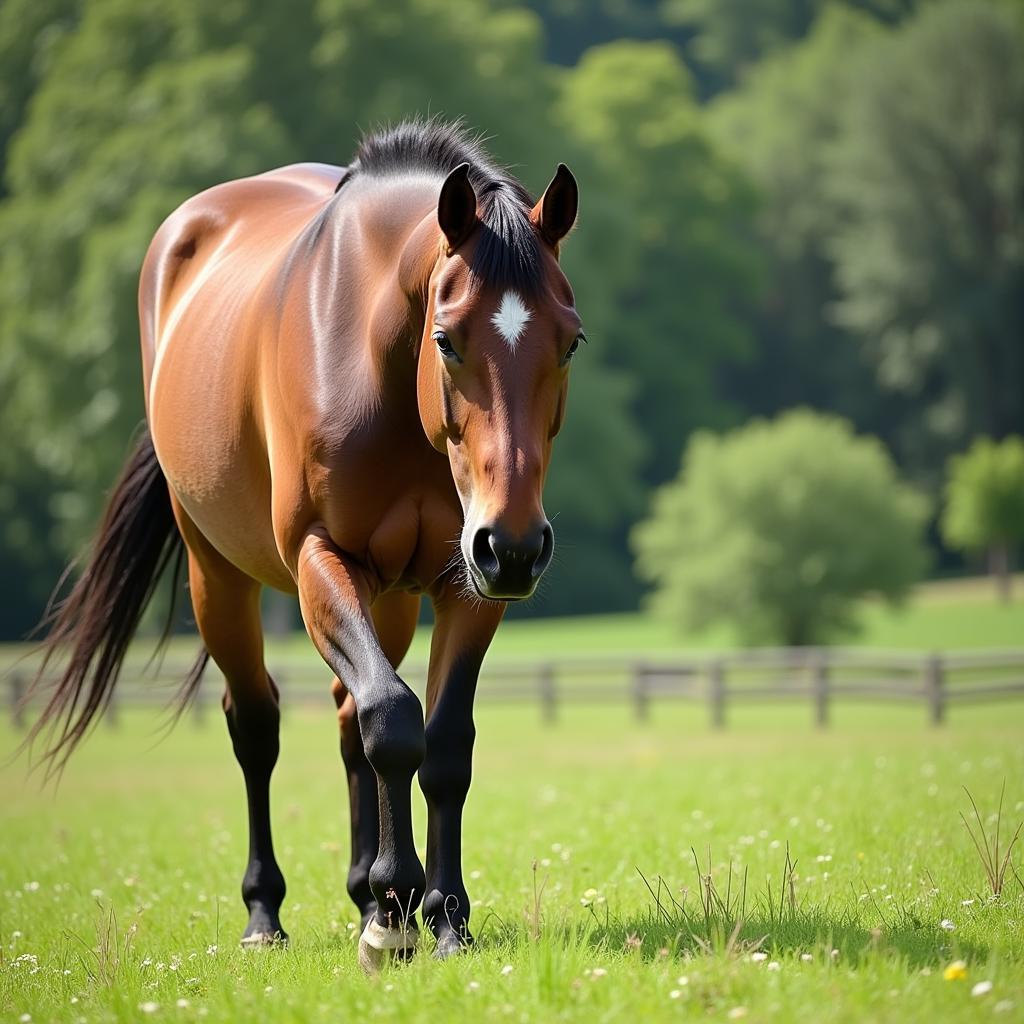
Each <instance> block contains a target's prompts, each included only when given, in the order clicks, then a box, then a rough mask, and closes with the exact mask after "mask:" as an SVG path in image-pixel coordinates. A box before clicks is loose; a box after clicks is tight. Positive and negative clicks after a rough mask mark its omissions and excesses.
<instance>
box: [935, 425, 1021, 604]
mask: <svg viewBox="0 0 1024 1024" xmlns="http://www.w3.org/2000/svg"><path fill="white" fill-rule="evenodd" d="M942 535H943V538H944V539H945V541H946V543H947V544H949V545H950V546H951V547H954V548H959V549H960V550H962V551H983V550H984V551H988V555H989V567H990V569H991V571H992V573H993V574H994V575H995V577H996V584H997V587H998V591H999V596H1000V598H1001V599H1002V600H1003V601H1009V600H1010V592H1011V582H1012V575H1011V570H1012V567H1013V555H1014V552H1015V549H1016V548H1018V547H1019V546H1020V545H1021V543H1024V438H1021V437H1007V438H1004V440H1003V441H1001V442H996V441H993V440H992V439H991V438H988V437H982V438H979V439H978V440H977V441H975V442H974V444H973V445H971V447H970V449H969V450H968V451H967V453H966V454H964V455H954V456H953V457H952V458H951V459H950V460H949V463H948V467H947V477H946V504H945V507H944V509H943V512H942Z"/></svg>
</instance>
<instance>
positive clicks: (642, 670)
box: [633, 663, 651, 722]
mask: <svg viewBox="0 0 1024 1024" xmlns="http://www.w3.org/2000/svg"><path fill="white" fill-rule="evenodd" d="M650 704H651V690H650V677H649V676H648V675H647V667H646V666H645V665H643V664H642V663H638V664H636V665H634V666H633V713H634V714H635V715H636V720H637V721H638V722H646V721H647V720H648V718H650V713H651V708H650Z"/></svg>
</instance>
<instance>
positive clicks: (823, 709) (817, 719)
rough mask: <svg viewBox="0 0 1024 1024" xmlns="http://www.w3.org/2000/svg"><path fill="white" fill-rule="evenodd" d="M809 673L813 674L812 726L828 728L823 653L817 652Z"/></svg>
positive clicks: (825, 671) (826, 660)
mask: <svg viewBox="0 0 1024 1024" xmlns="http://www.w3.org/2000/svg"><path fill="white" fill-rule="evenodd" d="M811 671H812V672H813V673H814V679H813V685H814V724H815V725H816V726H817V727H818V728H819V729H825V728H827V727H828V710H829V708H828V700H829V672H828V657H827V655H826V654H825V652H824V651H819V652H818V655H817V657H816V658H815V660H814V664H813V667H812V669H811Z"/></svg>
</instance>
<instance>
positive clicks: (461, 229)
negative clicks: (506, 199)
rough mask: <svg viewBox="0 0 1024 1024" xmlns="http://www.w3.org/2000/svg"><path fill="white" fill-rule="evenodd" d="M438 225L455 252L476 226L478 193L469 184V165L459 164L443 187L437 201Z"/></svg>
mask: <svg viewBox="0 0 1024 1024" xmlns="http://www.w3.org/2000/svg"><path fill="white" fill-rule="evenodd" d="M437 223H438V224H440V226H441V230H442V231H443V232H444V237H445V238H446V239H448V251H449V253H451V252H454V251H455V250H456V249H458V247H459V246H460V245H462V243H463V242H464V241H465V240H466V239H467V238H468V237H469V233H470V232H471V231H472V230H473V228H474V226H475V225H476V193H475V192H474V191H473V186H472V185H471V184H470V182H469V164H459V166H458V167H456V168H455V170H453V171H452V172H451V173H450V174H449V175H448V177H447V178H445V179H444V184H443V185H442V186H441V195H440V196H439V197H438V200H437Z"/></svg>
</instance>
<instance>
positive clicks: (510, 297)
mask: <svg viewBox="0 0 1024 1024" xmlns="http://www.w3.org/2000/svg"><path fill="white" fill-rule="evenodd" d="M529 321H530V311H529V310H528V309H527V308H526V306H525V305H524V304H523V300H522V299H521V298H520V297H519V296H518V295H517V294H516V293H515V292H505V294H504V295H503V296H502V297H501V305H500V306H499V307H498V311H497V312H496V313H495V314H494V316H492V317H491V323H492V324H494V326H495V327H496V328H497V330H498V333H499V334H500V335H501V336H502V337H503V338H504V339H505V341H506V342H507V343H508V347H509V348H510V349H512V351H513V352H514V351H515V350H516V344H517V343H518V341H519V339H520V338H521V337H522V336H523V331H525V330H526V325H527V323H529Z"/></svg>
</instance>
